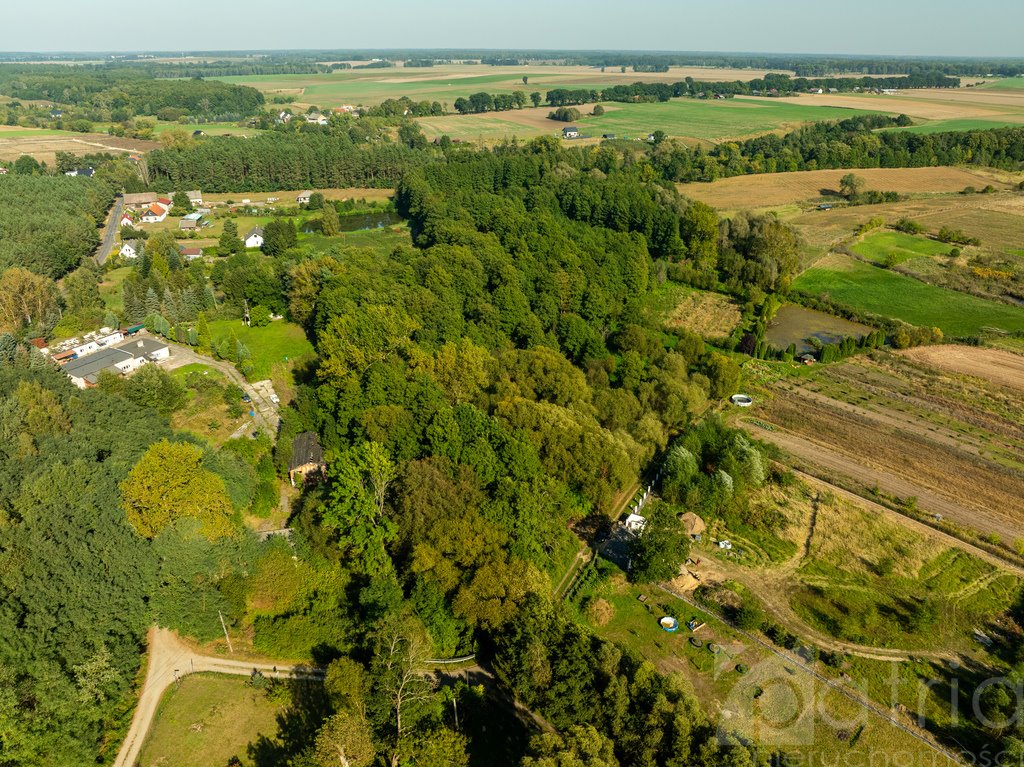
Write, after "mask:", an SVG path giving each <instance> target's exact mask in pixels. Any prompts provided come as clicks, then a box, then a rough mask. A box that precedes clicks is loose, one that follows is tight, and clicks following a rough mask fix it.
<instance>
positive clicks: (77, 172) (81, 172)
mask: <svg viewBox="0 0 1024 767" xmlns="http://www.w3.org/2000/svg"><path fill="white" fill-rule="evenodd" d="M92 174H93V169H92V168H75V169H74V170H66V171H64V175H65V176H85V177H86V178H92Z"/></svg>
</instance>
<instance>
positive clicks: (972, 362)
mask: <svg viewBox="0 0 1024 767" xmlns="http://www.w3.org/2000/svg"><path fill="white" fill-rule="evenodd" d="M899 353H900V354H901V355H902V356H904V357H906V358H908V359H911V360H913V361H914V362H919V363H922V364H924V365H929V366H931V367H935V368H938V369H939V370H945V371H949V372H951V373H957V374H960V375H965V376H971V377H974V378H982V379H984V380H986V381H989V382H990V383H993V384H996V385H997V386H1006V387H1008V388H1010V389H1016V390H1017V391H1021V392H1024V357H1022V356H1020V355H1019V354H1012V353H1011V352H1006V351H1001V350H999V349H987V348H984V347H977V346H954V345H952V344H948V345H944V346H919V347H917V348H916V349H905V350H903V351H901V352H899Z"/></svg>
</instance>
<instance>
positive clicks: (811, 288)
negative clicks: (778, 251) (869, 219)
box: [793, 255, 1024, 337]
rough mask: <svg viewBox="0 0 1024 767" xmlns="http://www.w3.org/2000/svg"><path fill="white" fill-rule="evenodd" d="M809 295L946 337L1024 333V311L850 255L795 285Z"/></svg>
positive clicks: (818, 267) (827, 261)
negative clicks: (823, 296)
mask: <svg viewBox="0 0 1024 767" xmlns="http://www.w3.org/2000/svg"><path fill="white" fill-rule="evenodd" d="M793 287H794V288H795V289H796V290H799V291H801V292H804V293H808V294H811V295H815V296H817V295H821V294H827V295H828V296H830V297H831V298H832V300H833V301H836V302H838V303H840V304H844V305H846V306H849V307H851V308H853V309H856V310H858V311H863V312H870V313H872V314H877V315H880V316H883V317H894V318H896V319H899V320H903V321H904V322H909V323H911V324H912V325H921V326H924V327H937V328H940V329H941V330H942V332H943V333H944V334H945V335H946V336H947V337H952V336H972V335H977V334H978V333H981V332H982V330H983V329H984V328H990V327H991V328H999V329H1000V330H1004V331H1007V332H1013V331H1017V330H1024V309H1022V308H1019V307H1015V306H1009V305H1007V304H1000V303H996V302H995V301H986V300H985V299H983V298H977V297H975V296H971V295H968V294H966V293H958V292H956V291H954V290H948V289H946V288H939V287H935V286H934V285H927V284H925V283H923V282H919V281H918V280H915V279H913V278H911V277H905V276H903V275H901V274H898V273H896V272H893V271H890V270H888V269H883V268H880V267H877V266H871V265H869V264H865V263H863V262H861V261H857V260H856V259H854V258H851V257H849V256H842V255H830V256H828V257H826V258H824V259H822V260H821V261H819V262H818V263H817V264H815V265H814V266H813V267H811V268H810V269H808V270H807V271H805V272H804V273H803V274H801V275H800V276H799V277H798V278H797V279H796V281H795V282H794V284H793Z"/></svg>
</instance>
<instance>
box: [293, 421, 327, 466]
mask: <svg viewBox="0 0 1024 767" xmlns="http://www.w3.org/2000/svg"><path fill="white" fill-rule="evenodd" d="M323 462H324V449H323V448H322V447H321V446H320V440H319V438H317V436H316V434H315V433H314V432H311V431H304V432H302V434H300V435H299V436H297V437H296V438H295V439H294V440H292V459H291V461H289V462H288V470H289V471H294V470H295V469H299V468H302V467H303V466H308V465H309V464H322V463H323Z"/></svg>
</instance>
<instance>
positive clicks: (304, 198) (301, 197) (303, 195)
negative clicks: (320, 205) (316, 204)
mask: <svg viewBox="0 0 1024 767" xmlns="http://www.w3.org/2000/svg"><path fill="white" fill-rule="evenodd" d="M312 196H313V193H312V192H311V191H309V190H308V189H306V190H305V191H302V192H299V193H298V194H297V195H295V202H297V203H298V204H299V205H308V204H309V198H310V197H312Z"/></svg>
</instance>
